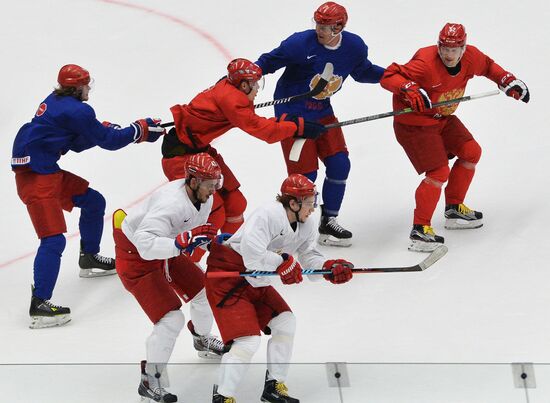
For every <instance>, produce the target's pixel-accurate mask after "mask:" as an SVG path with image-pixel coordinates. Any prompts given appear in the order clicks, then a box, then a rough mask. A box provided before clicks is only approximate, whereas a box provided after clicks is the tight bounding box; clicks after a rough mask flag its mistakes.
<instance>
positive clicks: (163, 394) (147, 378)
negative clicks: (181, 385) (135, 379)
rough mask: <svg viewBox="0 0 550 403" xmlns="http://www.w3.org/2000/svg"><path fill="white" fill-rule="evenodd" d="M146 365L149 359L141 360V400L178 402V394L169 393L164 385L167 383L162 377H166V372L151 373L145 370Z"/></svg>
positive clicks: (163, 402) (139, 389)
mask: <svg viewBox="0 0 550 403" xmlns="http://www.w3.org/2000/svg"><path fill="white" fill-rule="evenodd" d="M146 366H147V361H145V360H143V361H141V382H140V383H139V387H138V393H139V395H140V396H141V400H145V401H149V402H151V401H153V402H162V403H174V402H177V401H178V397H177V396H176V395H173V394H171V393H168V392H167V391H166V390H165V389H164V387H163V386H162V385H163V384H165V383H166V382H164V380H163V379H162V378H163V377H166V374H163V373H156V374H153V375H149V374H148V373H147V372H146V371H145V368H146ZM164 367H165V366H164ZM161 372H162V371H161Z"/></svg>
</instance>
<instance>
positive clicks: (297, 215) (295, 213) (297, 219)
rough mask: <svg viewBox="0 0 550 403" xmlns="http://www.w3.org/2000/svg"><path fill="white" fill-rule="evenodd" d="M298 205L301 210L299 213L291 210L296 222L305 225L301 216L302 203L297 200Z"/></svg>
mask: <svg viewBox="0 0 550 403" xmlns="http://www.w3.org/2000/svg"><path fill="white" fill-rule="evenodd" d="M296 203H298V205H299V206H300V208H299V209H298V210H297V211H294V209H293V208H292V207H291V208H290V210H291V211H292V212H293V213H294V216H295V217H296V221H297V222H299V223H302V224H303V223H304V221H303V220H300V216H299V214H300V211H302V202H301V201H298V200H296Z"/></svg>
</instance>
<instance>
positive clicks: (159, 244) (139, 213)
mask: <svg viewBox="0 0 550 403" xmlns="http://www.w3.org/2000/svg"><path fill="white" fill-rule="evenodd" d="M211 209H212V197H209V198H208V201H207V202H206V203H203V204H201V205H200V209H199V210H197V208H196V207H195V206H194V205H193V203H192V202H191V199H189V195H188V194H187V191H186V190H185V179H179V180H175V181H172V182H169V183H167V184H166V185H164V186H162V187H161V188H160V189H158V190H157V191H155V192H154V193H153V194H152V195H151V196H149V197H148V198H147V199H145V200H144V201H143V202H141V203H140V204H139V205H138V206H136V207H134V208H132V209H131V210H130V211H129V212H128V215H127V216H126V218H125V219H124V221H123V222H122V232H124V235H126V236H127V237H128V239H129V240H130V242H132V243H133V244H134V246H135V247H136V249H137V250H138V252H139V255H140V256H141V258H142V259H145V260H155V259H168V258H171V257H174V256H178V255H179V254H180V253H181V251H180V250H179V249H178V247H177V246H176V244H175V238H176V236H177V235H178V234H179V233H181V232H184V231H188V230H191V229H193V228H195V227H197V226H199V225H203V224H206V221H207V219H208V216H209V215H210V210H211Z"/></svg>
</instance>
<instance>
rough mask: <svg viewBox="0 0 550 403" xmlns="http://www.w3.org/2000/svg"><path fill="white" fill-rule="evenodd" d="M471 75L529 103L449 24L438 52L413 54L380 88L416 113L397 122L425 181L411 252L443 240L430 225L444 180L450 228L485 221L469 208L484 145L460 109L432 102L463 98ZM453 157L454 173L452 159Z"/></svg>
mask: <svg viewBox="0 0 550 403" xmlns="http://www.w3.org/2000/svg"><path fill="white" fill-rule="evenodd" d="M474 76H485V77H487V78H488V79H490V80H492V81H494V82H495V83H497V84H498V85H499V88H500V89H501V90H502V91H504V92H505V93H506V95H508V96H510V97H512V98H514V99H517V100H521V101H523V102H529V90H528V89H527V86H526V85H525V83H524V82H523V81H521V80H518V79H517V78H516V77H515V76H514V75H513V74H512V73H510V72H507V71H505V70H504V69H503V68H502V67H500V66H499V65H498V64H496V63H495V62H494V61H493V60H492V59H491V58H490V57H488V56H487V55H485V54H483V53H482V52H481V51H480V50H478V49H477V48H476V47H474V46H472V45H468V46H466V31H465V29H464V26H463V25H461V24H454V23H447V24H446V25H445V26H444V27H443V29H442V30H441V32H440V33H439V41H438V44H437V46H436V45H433V46H428V47H426V48H422V49H420V50H418V51H417V52H416V54H415V55H414V56H413V58H412V59H411V60H410V61H409V62H408V63H406V64H404V65H399V64H397V63H393V64H392V65H390V66H389V67H388V68H387V70H386V72H385V73H384V76H383V77H382V80H381V81H380V84H381V85H382V87H384V88H386V89H387V90H389V91H391V92H393V94H394V95H393V108H394V110H400V109H403V108H406V107H411V108H412V109H413V110H414V111H415V112H413V113H409V114H404V115H400V116H396V117H395V118H394V124H393V127H394V131H395V135H396V137H397V141H399V143H400V144H401V146H402V147H403V148H404V150H405V152H406V153H407V156H408V157H409V159H410V161H411V163H412V164H413V166H414V168H415V169H416V171H417V172H418V173H419V174H422V173H425V174H426V176H425V178H424V179H423V180H422V182H421V183H420V185H419V186H418V188H417V189H416V195H415V196H416V208H415V210H414V219H413V228H412V231H411V234H410V240H411V242H410V246H409V250H414V251H420V252H429V251H432V250H434V249H435V248H436V247H437V246H439V245H440V244H442V243H443V242H444V239H443V237H441V236H438V235H435V233H434V231H433V229H432V227H431V219H432V215H433V212H434V210H435V208H436V205H437V202H438V200H439V197H440V194H441V188H442V187H443V184H445V182H448V183H447V186H446V188H445V218H446V223H445V228H447V229H467V228H479V227H481V226H482V225H483V221H482V219H483V215H482V213H481V212H479V211H474V210H471V209H469V208H468V207H466V206H465V205H464V199H465V197H466V192H467V191H468V187H469V186H470V183H471V181H472V178H473V176H474V172H475V166H476V164H477V162H478V161H479V159H480V157H481V147H480V146H479V144H478V143H477V142H476V141H475V140H474V138H473V136H472V134H471V133H470V132H469V131H468V129H466V127H465V126H464V125H463V124H462V122H461V121H460V119H458V118H457V117H456V116H454V115H453V112H454V111H455V110H456V108H457V107H458V104H453V105H449V106H444V107H439V108H435V109H432V108H431V105H432V102H434V103H435V102H441V101H444V100H448V99H454V98H460V97H462V96H463V94H464V91H465V89H466V84H467V82H468V80H470V79H471V78H472V77H474ZM454 157H456V158H457V159H456V161H455V163H454V164H453V167H452V169H449V162H448V160H449V158H454Z"/></svg>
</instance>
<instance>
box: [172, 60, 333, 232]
mask: <svg viewBox="0 0 550 403" xmlns="http://www.w3.org/2000/svg"><path fill="white" fill-rule="evenodd" d="M261 85H263V78H262V71H261V69H260V68H259V67H258V66H257V65H255V64H254V63H252V62H251V61H249V60H246V59H235V60H233V61H231V62H230V63H229V65H228V66H227V76H226V77H224V78H222V79H221V80H219V81H218V82H217V83H216V84H215V85H213V86H212V87H210V88H208V89H207V90H205V91H203V92H201V93H200V94H198V95H197V96H196V97H195V98H193V100H192V101H191V103H189V104H188V105H175V106H173V107H172V108H171V111H172V114H173V116H174V123H175V128H174V129H172V130H170V132H169V133H168V135H167V136H166V137H165V139H164V142H163V146H162V152H163V160H162V166H163V170H164V173H165V175H166V176H167V177H168V179H170V180H173V179H177V178H181V177H182V174H183V167H184V166H185V161H186V159H187V158H189V157H190V156H191V155H193V154H195V153H197V152H207V153H208V154H210V155H212V157H214V159H215V160H216V161H217V162H218V164H219V165H220V166H221V169H222V173H223V176H224V184H223V188H222V189H220V191H219V192H217V193H216V194H215V195H214V207H213V215H212V216H211V217H210V219H209V222H211V223H212V224H213V225H214V226H215V227H218V228H221V230H222V232H224V233H231V234H232V233H235V231H237V229H238V228H239V227H240V226H241V225H242V223H243V221H244V219H243V212H244V210H245V208H246V199H245V197H244V196H243V194H242V193H241V191H240V190H239V187H240V183H239V181H238V180H237V178H236V177H235V175H234V174H233V172H232V171H231V169H230V168H229V167H228V166H227V165H226V164H225V162H224V160H223V158H222V156H221V154H219V153H218V152H217V151H216V149H215V148H214V147H212V146H211V145H210V143H211V142H212V141H213V140H214V139H216V138H217V137H219V136H221V135H223V134H224V133H226V132H227V131H229V130H230V129H232V128H234V127H237V128H239V129H241V130H243V131H244V132H246V133H248V134H250V135H252V136H254V137H256V138H258V139H260V140H263V141H265V142H267V143H269V144H272V143H276V142H278V141H281V140H283V139H286V138H291V137H303V138H317V137H318V136H319V135H320V134H321V133H323V132H324V131H325V129H324V127H323V125H320V124H317V123H315V122H308V121H304V119H302V118H301V117H299V116H290V115H287V116H282V117H280V118H279V119H275V118H271V119H266V118H264V117H261V116H258V115H256V113H255V112H254V104H253V101H254V98H255V97H256V94H257V93H258V90H259V88H260V86H261Z"/></svg>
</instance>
